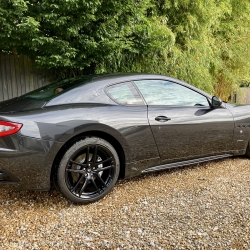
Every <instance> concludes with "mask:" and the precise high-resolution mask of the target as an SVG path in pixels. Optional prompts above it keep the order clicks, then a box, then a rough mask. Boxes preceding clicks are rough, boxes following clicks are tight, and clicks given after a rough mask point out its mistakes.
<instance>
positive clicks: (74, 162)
mask: <svg viewBox="0 0 250 250" xmlns="http://www.w3.org/2000/svg"><path fill="white" fill-rule="evenodd" d="M70 163H73V164H76V165H79V166H81V167H84V168H85V167H86V166H87V164H83V163H81V162H76V161H73V160H70Z"/></svg>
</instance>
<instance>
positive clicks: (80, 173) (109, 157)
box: [56, 137, 120, 204]
mask: <svg viewBox="0 0 250 250" xmlns="http://www.w3.org/2000/svg"><path fill="white" fill-rule="evenodd" d="M119 171H120V162H119V157H118V154H117V152H116V150H115V149H114V147H113V146H112V145H111V144H110V143H109V142H107V141H105V140H103V139H101V138H97V137H88V138H86V139H84V140H80V141H78V142H77V143H75V144H74V145H73V146H72V147H70V148H69V149H68V150H67V152H66V153H65V154H64V156H63V158H62V160H61V162H60V165H59V167H58V169H57V179H56V184H57V187H58V188H59V190H60V192H61V193H62V194H63V195H64V196H65V197H66V198H67V199H69V200H70V201H72V202H74V203H78V204H87V203H90V202H95V201H97V200H99V199H101V198H103V197H104V196H105V195H106V194H108V193H109V192H110V191H111V189H112V188H113V187H114V185H115V183H116V182H117V179H118V176H119Z"/></svg>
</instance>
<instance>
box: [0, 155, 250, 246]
mask: <svg viewBox="0 0 250 250" xmlns="http://www.w3.org/2000/svg"><path fill="white" fill-rule="evenodd" d="M249 176H250V160H247V159H246V158H234V159H226V160H220V161H216V162H209V163H204V164H201V165H196V166H190V167H185V168H179V169H174V170H169V171H164V172H158V173H154V174H148V175H144V176H141V177H139V178H133V179H130V180H126V181H120V182H119V183H118V184H117V185H116V186H115V188H114V190H113V191H112V192H111V193H110V194H109V195H108V196H106V198H104V199H103V200H101V201H99V202H97V203H94V204H90V205H87V206H77V205H72V204H69V203H68V202H67V201H66V200H64V199H63V198H62V197H61V196H60V194H58V193H57V192H56V191H51V192H24V191H9V190H1V194H0V249H250V178H249Z"/></svg>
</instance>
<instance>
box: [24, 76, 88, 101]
mask: <svg viewBox="0 0 250 250" xmlns="http://www.w3.org/2000/svg"><path fill="white" fill-rule="evenodd" d="M92 79H93V77H91V76H82V77H78V78H73V79H66V80H64V81H59V82H56V83H51V84H49V85H47V86H44V87H42V88H40V89H36V90H34V91H32V92H30V93H27V94H25V95H23V96H22V98H29V99H36V100H50V99H52V98H53V97H55V96H56V95H59V94H62V93H65V92H66V91H69V90H71V89H73V88H76V87H78V86H81V85H83V84H87V83H90V82H91V81H92Z"/></svg>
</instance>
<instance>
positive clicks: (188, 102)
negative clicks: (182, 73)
mask: <svg viewBox="0 0 250 250" xmlns="http://www.w3.org/2000/svg"><path fill="white" fill-rule="evenodd" d="M135 84H136V86H137V87H138V89H139V90H140V92H141V94H142V95H143V97H144V99H145V101H146V103H147V104H148V105H169V106H209V104H208V100H207V98H206V97H205V96H203V95H201V94H199V93H197V92H196V91H194V90H192V89H189V88H187V87H184V86H182V85H180V84H177V83H174V82H170V81H164V80H141V81H135Z"/></svg>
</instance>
